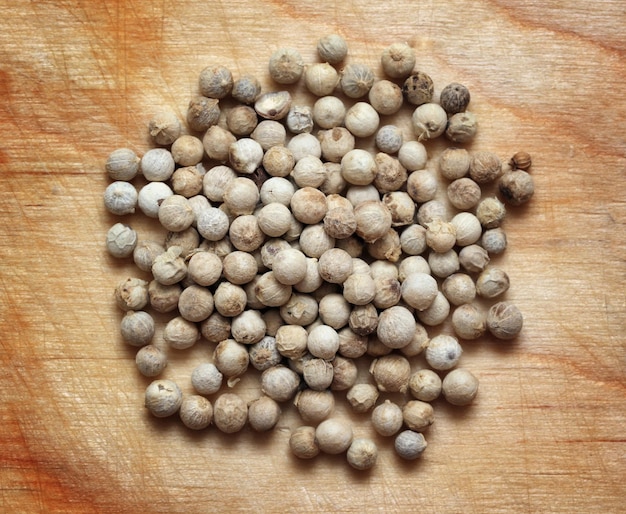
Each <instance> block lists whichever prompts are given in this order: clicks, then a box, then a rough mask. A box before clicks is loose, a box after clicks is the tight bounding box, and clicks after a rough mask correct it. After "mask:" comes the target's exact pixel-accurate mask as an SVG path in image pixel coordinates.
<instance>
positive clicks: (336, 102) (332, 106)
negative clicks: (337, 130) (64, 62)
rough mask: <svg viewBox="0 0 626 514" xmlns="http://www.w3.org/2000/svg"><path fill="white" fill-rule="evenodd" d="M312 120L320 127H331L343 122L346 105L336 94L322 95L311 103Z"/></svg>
mask: <svg viewBox="0 0 626 514" xmlns="http://www.w3.org/2000/svg"><path fill="white" fill-rule="evenodd" d="M312 114H313V121H314V122H315V123H316V124H317V125H318V126H319V127H320V128H321V129H331V128H334V127H338V126H340V125H342V124H343V120H344V119H345V117H346V106H345V105H344V103H343V102H342V101H341V99H339V98H337V97H336V96H324V97H322V98H319V99H318V100H316V101H315V103H314V104H313V113H312Z"/></svg>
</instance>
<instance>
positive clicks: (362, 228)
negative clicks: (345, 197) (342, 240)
mask: <svg viewBox="0 0 626 514" xmlns="http://www.w3.org/2000/svg"><path fill="white" fill-rule="evenodd" d="M354 215H355V217H356V233H357V234H358V235H359V236H360V237H361V238H363V240H364V241H365V242H366V243H373V242H374V241H376V240H377V239H379V238H381V237H382V236H384V235H385V234H386V233H387V232H388V231H389V229H390V228H391V223H392V217H391V212H390V211H389V209H387V207H385V205H384V204H383V203H382V202H381V201H376V200H368V201H366V202H363V203H361V204H359V205H357V206H356V207H355V209H354Z"/></svg>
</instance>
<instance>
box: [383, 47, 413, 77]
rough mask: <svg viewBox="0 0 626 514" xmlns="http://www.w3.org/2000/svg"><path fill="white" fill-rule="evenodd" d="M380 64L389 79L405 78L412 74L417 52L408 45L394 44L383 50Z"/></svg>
mask: <svg viewBox="0 0 626 514" xmlns="http://www.w3.org/2000/svg"><path fill="white" fill-rule="evenodd" d="M380 63H381V65H382V68H383V71H384V72H385V74H386V75H388V76H389V77H392V78H396V79H401V78H405V77H408V76H409V75H410V74H411V72H412V71H413V67H414V66H415V52H413V49H412V48H411V47H410V46H409V45H407V44H406V43H393V44H391V45H390V46H388V47H387V48H385V49H384V50H383V53H382V55H381V57H380Z"/></svg>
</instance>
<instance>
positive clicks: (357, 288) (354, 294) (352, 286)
mask: <svg viewBox="0 0 626 514" xmlns="http://www.w3.org/2000/svg"><path fill="white" fill-rule="evenodd" d="M376 293H377V290H376V282H375V281H374V279H373V278H372V277H371V276H370V275H369V274H363V273H353V274H352V275H350V276H349V277H348V278H347V279H346V280H345V281H344V282H343V297H344V298H345V299H346V300H347V301H348V302H349V303H351V304H352V305H365V304H368V303H370V302H372V301H374V298H375V297H376Z"/></svg>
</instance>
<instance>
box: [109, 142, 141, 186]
mask: <svg viewBox="0 0 626 514" xmlns="http://www.w3.org/2000/svg"><path fill="white" fill-rule="evenodd" d="M139 161H140V159H139V157H138V156H137V154H136V153H135V152H134V151H133V150H131V149H130V148H118V149H117V150H114V151H113V152H111V153H110V154H109V156H108V157H107V160H106V164H105V168H106V171H107V173H108V174H109V177H110V178H111V179H112V180H132V179H133V178H135V176H136V175H137V172H138V171H139Z"/></svg>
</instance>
